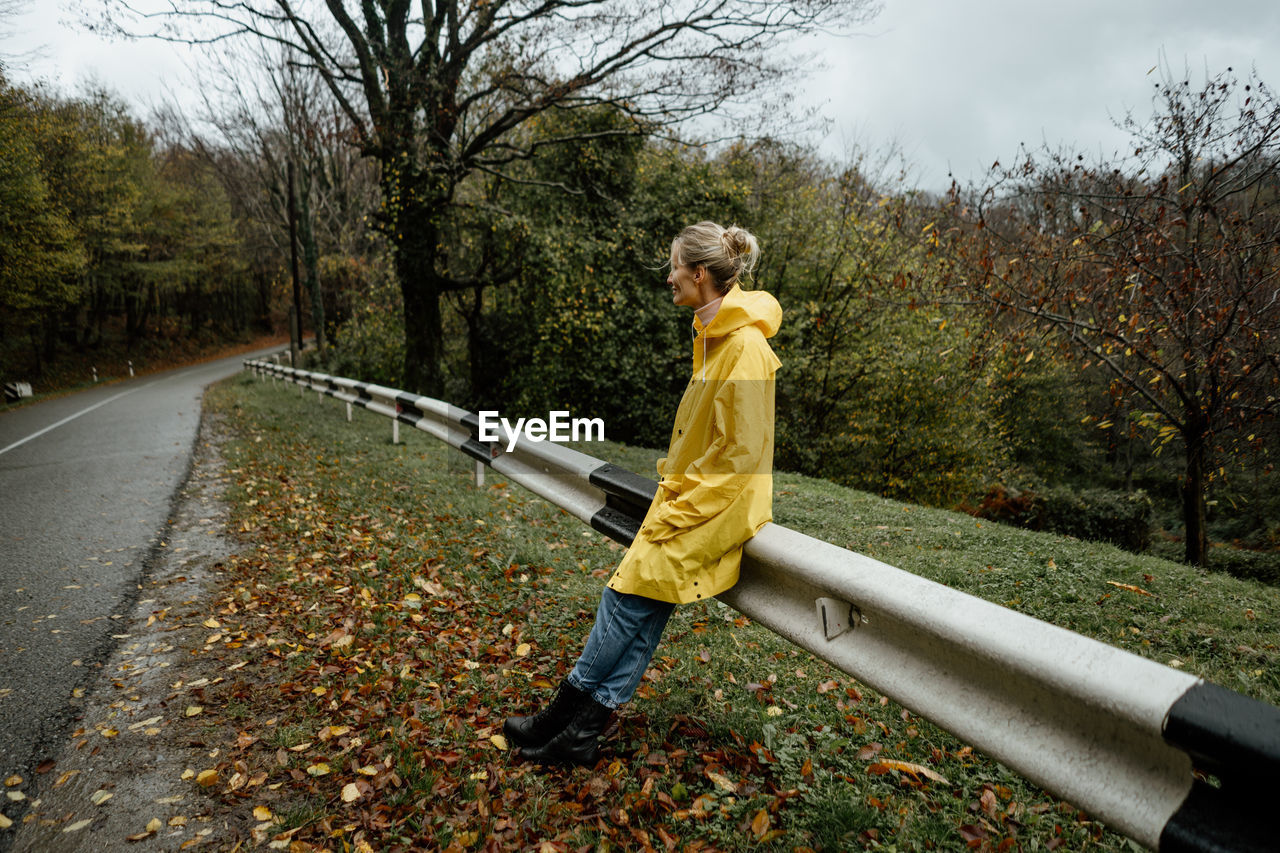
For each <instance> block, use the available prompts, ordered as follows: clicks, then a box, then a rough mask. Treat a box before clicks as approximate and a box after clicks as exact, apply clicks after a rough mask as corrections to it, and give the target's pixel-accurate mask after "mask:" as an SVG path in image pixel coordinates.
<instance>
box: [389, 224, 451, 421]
mask: <svg viewBox="0 0 1280 853" xmlns="http://www.w3.org/2000/svg"><path fill="white" fill-rule="evenodd" d="M429 217H430V213H429V212H428V211H425V210H422V209H420V208H418V207H417V206H414V207H407V209H406V210H405V211H404V213H403V214H402V215H401V216H400V221H399V222H398V223H397V226H398V227H397V229H396V231H397V235H398V237H399V239H398V240H397V241H396V250H395V252H396V255H395V271H396V279H397V280H398V281H399V283H400V294H401V296H402V297H403V298H404V377H403V379H402V381H403V382H404V388H405V390H406V391H413V392H416V393H419V394H426V395H428V396H430V397H440V396H441V395H442V393H443V391H444V374H443V368H444V341H443V336H444V327H443V323H442V320H441V314H440V293H441V290H442V288H441V281H440V276H439V275H438V273H437V272H436V263H435V262H436V253H437V252H438V251H439V246H438V242H439V239H440V234H439V229H437V228H436V227H435V224H434V223H433V222H431V221H430V219H429Z"/></svg>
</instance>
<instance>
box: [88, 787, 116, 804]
mask: <svg viewBox="0 0 1280 853" xmlns="http://www.w3.org/2000/svg"><path fill="white" fill-rule="evenodd" d="M112 796H114V795H113V794H112V793H111V792H110V791H103V790H101V789H99V790H97V791H94V792H93V794H91V795H90V796H89V799H90V800H91V801H92V802H93V804H94V805H95V806H100V805H102V804H103V803H105V802H106V801H107V800H109V799H111V798H112Z"/></svg>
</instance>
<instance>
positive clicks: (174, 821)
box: [169, 815, 187, 826]
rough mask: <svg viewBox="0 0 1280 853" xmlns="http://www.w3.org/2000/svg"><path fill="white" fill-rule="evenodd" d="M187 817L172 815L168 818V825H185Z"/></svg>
mask: <svg viewBox="0 0 1280 853" xmlns="http://www.w3.org/2000/svg"><path fill="white" fill-rule="evenodd" d="M186 825H187V819H186V818H185V817H183V816H182V815H174V816H173V817H171V818H169V826H186Z"/></svg>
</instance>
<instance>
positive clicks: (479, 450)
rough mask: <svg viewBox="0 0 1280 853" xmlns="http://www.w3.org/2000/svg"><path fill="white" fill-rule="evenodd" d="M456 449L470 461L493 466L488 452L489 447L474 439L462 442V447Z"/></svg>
mask: <svg viewBox="0 0 1280 853" xmlns="http://www.w3.org/2000/svg"><path fill="white" fill-rule="evenodd" d="M458 449H459V450H461V451H462V452H463V453H465V454H467V455H468V456H470V457H471V458H472V459H476V460H478V461H480V462H483V463H484V464H486V465H492V464H493V461H492V460H493V457H492V455H491V451H490V450H489V445H487V444H482V443H480V442H479V441H476V440H475V439H474V438H468V439H467V440H466V441H464V442H462V445H461V446H460V447H459V448H458Z"/></svg>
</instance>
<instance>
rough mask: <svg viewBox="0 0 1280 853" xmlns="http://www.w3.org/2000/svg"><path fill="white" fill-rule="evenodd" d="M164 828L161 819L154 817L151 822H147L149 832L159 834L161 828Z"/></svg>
mask: <svg viewBox="0 0 1280 853" xmlns="http://www.w3.org/2000/svg"><path fill="white" fill-rule="evenodd" d="M162 826H164V824H163V823H161V822H160V818H158V817H153V818H151V820H149V821H147V832H159V831H160V827H162Z"/></svg>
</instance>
